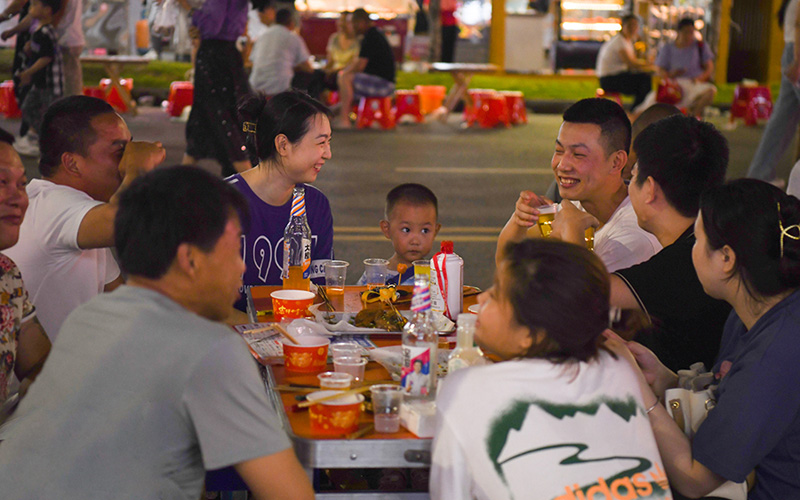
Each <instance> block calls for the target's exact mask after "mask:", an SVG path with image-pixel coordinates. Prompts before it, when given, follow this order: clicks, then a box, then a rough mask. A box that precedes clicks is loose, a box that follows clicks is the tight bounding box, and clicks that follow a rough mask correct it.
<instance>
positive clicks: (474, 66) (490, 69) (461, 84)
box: [430, 62, 500, 120]
mask: <svg viewBox="0 0 800 500" xmlns="http://www.w3.org/2000/svg"><path fill="white" fill-rule="evenodd" d="M499 70H500V68H499V67H498V66H497V65H495V64H479V63H444V62H435V63H432V64H431V65H430V71H432V72H435V73H449V74H450V76H451V77H452V78H453V86H452V87H450V91H449V92H448V93H447V97H445V100H444V105H443V106H444V108H445V109H446V110H447V112H446V113H445V114H444V115H442V116H441V117H440V119H442V120H446V119H447V116H448V115H449V114H450V113H452V111H453V109H454V108H455V107H456V104H458V102H459V101H460V100H462V99H469V96H468V95H467V89H469V83H470V81H471V80H472V77H473V76H474V75H475V74H477V73H497V72H498V71H499Z"/></svg>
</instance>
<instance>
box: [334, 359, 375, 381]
mask: <svg viewBox="0 0 800 500" xmlns="http://www.w3.org/2000/svg"><path fill="white" fill-rule="evenodd" d="M366 366H367V360H366V359H364V358H362V357H349V356H346V357H341V358H337V359H334V360H333V369H334V370H335V371H337V372H340V373H349V374H350V375H352V376H353V381H354V382H361V381H362V380H364V369H365V367H366Z"/></svg>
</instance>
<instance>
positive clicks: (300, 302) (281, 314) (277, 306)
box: [269, 290, 315, 322]
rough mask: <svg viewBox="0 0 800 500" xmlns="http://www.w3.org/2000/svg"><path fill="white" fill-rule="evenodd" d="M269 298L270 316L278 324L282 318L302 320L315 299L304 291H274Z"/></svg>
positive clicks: (311, 294)
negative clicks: (270, 298) (270, 299)
mask: <svg viewBox="0 0 800 500" xmlns="http://www.w3.org/2000/svg"><path fill="white" fill-rule="evenodd" d="M269 296H270V297H272V315H273V316H274V317H275V321H278V322H279V321H281V320H282V319H283V318H304V317H305V316H306V315H307V314H308V308H309V307H311V304H313V303H314V297H315V295H314V294H313V293H311V292H307V291H305V290H276V291H274V292H272V293H271V294H269Z"/></svg>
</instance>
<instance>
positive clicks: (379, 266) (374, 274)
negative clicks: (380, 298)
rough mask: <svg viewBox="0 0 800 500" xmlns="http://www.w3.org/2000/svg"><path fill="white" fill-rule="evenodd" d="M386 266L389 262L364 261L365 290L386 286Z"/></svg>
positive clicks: (387, 270) (382, 260)
mask: <svg viewBox="0 0 800 500" xmlns="http://www.w3.org/2000/svg"><path fill="white" fill-rule="evenodd" d="M388 266H389V261H388V260H386V259H364V278H365V279H366V284H367V288H378V287H381V286H383V285H385V284H386V276H387V275H388V274H389V268H388Z"/></svg>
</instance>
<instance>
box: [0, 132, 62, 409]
mask: <svg viewBox="0 0 800 500" xmlns="http://www.w3.org/2000/svg"><path fill="white" fill-rule="evenodd" d="M12 142H14V136H13V135H11V134H9V133H8V132H6V131H5V130H3V129H0V181H2V182H0V214H2V217H0V250H5V249H6V248H8V247H10V246H12V245H14V244H15V243H16V242H17V239H18V238H19V226H20V224H22V219H23V218H24V217H25V211H26V210H27V208H28V194H27V193H26V192H25V184H26V183H27V177H26V175H25V167H24V166H23V165H22V160H20V158H19V155H18V154H17V152H16V151H14V148H13V147H12V145H11V143H12ZM0 314H2V318H3V321H2V323H0V421H2V420H3V419H4V417H5V414H6V413H7V412H8V411H10V410H11V409H12V407H13V406H14V405H15V403H16V400H15V399H14V398H13V397H12V396H13V391H14V389H15V388H14V385H15V382H14V377H16V380H17V381H19V388H18V394H19V396H20V397H22V396H24V395H25V392H26V391H27V389H28V386H29V385H30V384H31V382H33V380H34V379H35V378H36V376H37V375H38V374H39V371H41V369H42V365H43V364H44V361H45V359H46V358H47V355H48V353H49V352H50V339H48V338H47V334H46V333H45V332H44V330H43V329H42V325H41V324H39V320H37V319H36V311H35V308H34V307H33V304H32V303H31V301H30V299H29V298H28V291H27V290H26V289H25V285H24V284H23V282H22V275H21V273H20V272H19V269H18V268H17V266H16V264H14V262H13V261H12V260H11V259H9V258H8V257H6V256H5V255H3V254H2V253H0ZM9 398H12V399H9ZM7 402H8V405H6V403H7Z"/></svg>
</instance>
